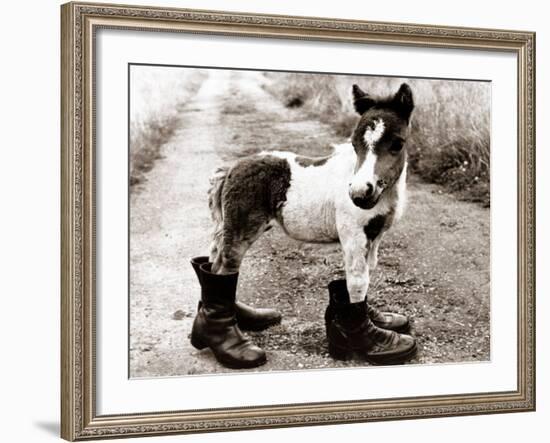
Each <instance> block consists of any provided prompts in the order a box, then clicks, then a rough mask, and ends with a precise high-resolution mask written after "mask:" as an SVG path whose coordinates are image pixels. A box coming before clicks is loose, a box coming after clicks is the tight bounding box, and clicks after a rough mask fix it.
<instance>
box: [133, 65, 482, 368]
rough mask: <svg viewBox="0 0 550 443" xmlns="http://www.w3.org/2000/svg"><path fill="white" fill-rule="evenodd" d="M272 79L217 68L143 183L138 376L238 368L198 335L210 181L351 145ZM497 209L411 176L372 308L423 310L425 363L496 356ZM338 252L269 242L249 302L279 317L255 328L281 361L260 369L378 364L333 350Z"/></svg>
mask: <svg viewBox="0 0 550 443" xmlns="http://www.w3.org/2000/svg"><path fill="white" fill-rule="evenodd" d="M267 81H268V80H267V79H266V78H265V77H263V76H262V75H261V74H259V73H254V72H240V71H214V70H213V71H210V73H209V76H208V77H207V78H206V79H205V81H204V82H203V84H202V86H201V87H200V89H199V90H198V92H197V94H196V95H195V97H194V98H193V99H192V100H191V101H190V102H189V103H187V104H186V105H185V106H184V107H183V108H182V111H181V115H180V117H181V119H180V126H179V129H178V131H177V132H176V134H175V136H174V137H173V138H172V140H171V141H170V142H169V143H167V144H166V145H165V146H164V147H163V149H162V154H163V158H162V159H160V160H158V161H157V163H156V164H155V167H154V168H153V170H152V171H150V172H149V173H148V175H147V180H146V181H145V182H144V183H143V184H141V185H139V186H137V187H133V188H132V195H131V218H130V223H131V226H130V230H131V244H130V257H131V260H130V273H131V279H130V281H131V285H130V310H131V312H130V376H131V377H154V376H178V375H186V374H201V373H213V372H228V371H230V370H228V369H225V368H223V367H222V366H220V365H219V364H218V363H217V362H216V361H215V359H214V357H213V356H212V354H211V352H210V351H209V350H203V351H196V350H195V349H194V348H193V347H192V346H191V344H190V343H189V339H188V335H189V332H190V329H191V324H192V321H193V317H194V315H195V312H196V306H197V301H198V299H199V295H200V291H199V285H198V282H197V281H196V277H195V275H194V273H193V270H192V268H191V266H190V265H189V259H190V258H191V257H192V256H194V255H203V254H207V253H208V243H209V230H210V219H209V213H208V208H207V203H206V191H207V188H208V178H209V176H210V174H211V173H212V171H213V170H214V169H215V167H216V166H219V165H220V164H222V163H223V162H225V161H231V160H234V159H235V158H237V157H239V156H242V155H247V154H250V153H254V152H258V151H261V150H269V149H289V150H293V151H295V152H298V153H301V154H305V155H324V154H326V153H328V152H329V151H330V149H329V147H328V146H329V144H330V143H332V142H340V141H341V140H339V139H338V138H337V137H336V136H335V135H334V134H333V133H332V132H331V130H330V128H329V127H328V126H327V125H324V124H322V123H319V122H318V121H317V120H315V119H313V118H311V117H310V116H308V115H306V114H304V112H303V111H301V110H300V109H296V110H289V109H286V108H284V107H283V106H282V105H281V104H280V103H278V102H277V101H276V100H275V98H273V97H272V96H271V95H270V94H269V93H267V92H266V91H265V90H264V89H263V87H262V85H263V84H264V83H265V82H267ZM489 225H490V224H489V211H488V210H487V209H484V208H481V207H479V206H478V205H476V204H472V203H466V202H460V201H457V200H456V199H455V198H454V197H452V196H450V195H447V194H445V193H443V192H442V191H441V190H440V189H439V188H438V187H435V186H432V185H427V184H424V183H420V182H418V181H416V180H415V179H414V177H413V178H411V179H410V180H409V205H408V208H407V211H406V213H405V216H404V218H403V219H402V220H401V221H400V222H399V223H398V225H396V226H395V227H394V228H392V230H390V232H389V233H388V234H387V235H386V237H385V239H384V241H383V243H382V245H381V250H380V264H379V267H378V269H377V270H376V271H375V272H374V273H373V276H372V281H371V287H370V291H369V299H370V301H371V302H372V303H373V304H375V305H377V306H379V307H385V308H387V309H390V310H395V311H396V312H402V313H406V314H408V315H410V316H411V317H412V319H413V334H414V335H415V336H416V337H417V339H418V343H419V349H420V351H419V355H418V357H417V358H416V359H415V360H413V361H412V362H411V363H412V364H415V363H416V364H418V363H449V362H459V361H460V362H463V361H484V360H488V359H489V358H490V353H489V344H490V339H489V330H490V322H489V308H490V303H489V289H490V288H489V281H490V280H489V279H490V273H489V240H490V239H489ZM343 275H344V273H343V269H342V260H341V252H340V248H339V246H338V245H311V244H305V243H299V242H296V241H294V240H291V239H289V238H287V237H286V236H285V235H284V234H283V233H282V232H281V230H280V229H273V230H271V231H269V232H267V233H266V234H264V235H263V236H262V237H261V238H260V240H258V241H257V242H256V243H255V244H254V245H253V247H252V249H251V250H250V251H249V253H248V254H247V256H246V258H245V261H244V263H243V266H242V269H241V278H240V282H239V290H238V291H239V292H238V294H239V298H240V299H241V300H243V301H245V302H247V303H250V304H254V305H257V306H272V307H276V308H277V309H279V310H280V311H281V312H282V313H283V315H284V319H283V322H282V324H281V325H279V326H276V327H273V328H271V329H269V330H268V331H264V332H261V333H252V334H251V336H252V337H253V339H254V341H255V342H256V343H257V344H259V345H260V346H262V347H264V349H265V350H266V351H267V353H268V360H269V361H268V363H267V364H266V365H265V366H262V367H260V368H257V369H256V370H258V371H272V370H289V369H291V370H295V369H311V368H322V367H340V366H359V365H366V363H364V362H362V361H350V362H345V363H344V362H336V361H334V360H332V359H331V358H330V357H329V356H328V354H327V351H326V337H325V332H324V325H323V314H324V309H325V307H326V303H327V291H326V285H327V283H328V282H329V281H330V280H332V279H333V278H337V277H342V276H343Z"/></svg>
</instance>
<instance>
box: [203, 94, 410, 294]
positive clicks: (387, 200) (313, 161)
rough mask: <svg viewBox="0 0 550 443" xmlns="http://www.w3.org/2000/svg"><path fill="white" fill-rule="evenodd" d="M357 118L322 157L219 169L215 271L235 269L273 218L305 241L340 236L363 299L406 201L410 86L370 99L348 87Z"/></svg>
mask: <svg viewBox="0 0 550 443" xmlns="http://www.w3.org/2000/svg"><path fill="white" fill-rule="evenodd" d="M352 92H353V99H354V107H355V110H356V111H357V113H358V114H359V115H360V116H361V117H360V119H359V122H358V124H357V126H356V128H355V130H354V132H353V134H352V136H351V140H350V141H351V143H346V144H342V145H337V146H334V152H333V154H332V155H330V156H328V157H319V158H308V157H302V156H299V155H296V154H294V153H292V152H288V151H273V152H263V153H260V154H257V155H254V156H251V157H248V158H244V159H241V160H239V161H238V162H237V163H236V164H234V165H233V166H232V167H223V168H220V169H219V170H218V171H217V172H216V174H215V175H214V177H213V178H212V180H211V188H210V190H209V205H210V210H211V213H212V217H213V220H214V223H215V231H214V239H213V242H212V246H211V253H210V261H211V262H212V263H213V265H212V272H213V273H215V274H230V273H235V272H237V271H238V270H239V267H240V264H241V262H242V259H243V257H244V255H245V254H246V251H247V250H248V249H249V248H250V246H251V245H252V244H253V243H254V241H256V240H257V239H258V238H259V237H260V235H262V233H263V232H265V231H267V230H268V229H270V228H271V226H272V224H273V223H278V224H279V225H280V226H281V227H282V228H283V230H284V231H285V232H286V234H287V235H289V236H290V237H292V238H294V239H296V240H301V241H305V242H312V243H325V242H339V243H340V244H341V246H342V250H343V254H344V264H345V271H346V281H347V289H348V292H349V295H350V298H351V301H352V302H359V301H362V300H364V299H365V296H366V294H367V289H368V286H369V271H370V270H371V269H374V268H375V267H376V264H377V255H378V247H379V245H380V241H381V240H382V236H383V234H384V232H385V231H387V230H388V229H389V228H390V226H391V225H392V223H393V222H394V221H395V220H397V219H398V218H399V217H400V216H401V214H402V212H403V208H404V205H405V192H406V171H407V153H406V149H405V144H406V141H407V137H408V135H409V132H410V125H409V123H410V117H411V113H412V110H413V108H414V104H413V96H412V91H411V89H410V87H409V86H408V85H407V84H405V83H404V84H402V85H401V87H400V88H399V90H398V91H397V92H396V93H395V94H394V95H392V96H390V97H387V98H384V99H374V98H373V97H371V96H370V95H368V94H367V93H365V92H363V91H362V90H361V89H360V88H359V87H358V86H357V85H353V91H352Z"/></svg>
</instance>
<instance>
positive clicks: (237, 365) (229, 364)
mask: <svg viewBox="0 0 550 443" xmlns="http://www.w3.org/2000/svg"><path fill="white" fill-rule="evenodd" d="M191 345H193V347H194V348H195V349H198V350H199V351H202V350H203V349H206V348H209V349H210V350H211V351H212V354H214V357H216V360H217V361H218V363H220V364H221V365H222V366H225V367H226V368H229V369H251V368H257V367H258V366H262V365H265V364H266V363H267V358H266V357H265V355H264V357H263V358H261V359H258V360H255V361H249V362H235V361H232V360H224V358H223V357H220V356H218V354H216V352H214V350H213V349H212V348H211V347H210V346H208V345H207V344H206V343H204V342H202V341H201V340H200V339H197V338H196V337H193V336H191Z"/></svg>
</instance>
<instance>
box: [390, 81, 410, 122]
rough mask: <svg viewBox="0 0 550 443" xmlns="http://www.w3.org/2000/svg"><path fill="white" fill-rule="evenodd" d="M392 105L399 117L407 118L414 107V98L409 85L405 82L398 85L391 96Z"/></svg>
mask: <svg viewBox="0 0 550 443" xmlns="http://www.w3.org/2000/svg"><path fill="white" fill-rule="evenodd" d="M392 105H393V107H394V109H395V110H396V111H397V113H398V114H399V115H400V116H401V117H403V118H405V119H407V120H408V119H409V117H410V116H411V112H412V111H413V109H414V100H413V93H412V90H411V87H410V86H409V85H408V84H407V83H403V84H402V85H401V86H400V87H399V90H398V91H397V92H396V93H395V95H394V97H393V100H392Z"/></svg>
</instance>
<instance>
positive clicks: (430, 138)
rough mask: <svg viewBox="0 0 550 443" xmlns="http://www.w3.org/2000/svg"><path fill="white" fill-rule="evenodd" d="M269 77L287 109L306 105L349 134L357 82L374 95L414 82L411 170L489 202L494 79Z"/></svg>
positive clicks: (466, 196) (470, 197) (271, 88)
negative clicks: (491, 80) (404, 83)
mask: <svg viewBox="0 0 550 443" xmlns="http://www.w3.org/2000/svg"><path fill="white" fill-rule="evenodd" d="M266 77H267V78H268V80H269V83H268V85H267V86H266V88H267V89H268V90H269V91H270V92H271V93H272V94H274V95H275V96H276V97H277V98H278V99H279V100H280V101H282V102H283V103H284V104H285V105H286V106H287V107H289V108H298V107H300V108H303V109H304V110H306V111H307V112H308V113H311V114H313V115H315V116H316V117H318V118H319V119H320V120H322V121H324V122H328V123H330V124H331V125H332V126H333V128H334V129H335V131H336V132H337V133H338V134H339V135H342V136H344V137H347V136H349V135H350V134H351V131H352V130H353V127H354V125H355V123H356V121H357V115H356V114H355V112H354V110H353V105H352V102H351V85H352V84H353V83H357V84H358V85H360V86H361V88H362V89H363V90H365V91H367V92H369V93H370V94H372V95H375V96H376V95H388V94H390V93H394V92H395V91H397V89H398V88H399V85H400V84H401V83H403V82H407V83H409V85H410V86H411V88H412V89H413V93H414V96H415V104H416V108H415V111H414V115H413V120H412V133H411V141H410V143H409V153H410V167H411V170H412V171H413V172H415V173H416V174H418V175H419V176H420V177H422V178H423V179H424V180H426V181H428V182H433V183H438V184H441V185H444V186H445V187H446V188H448V189H449V190H451V191H454V192H456V193H457V194H458V195H459V197H461V198H463V199H466V200H471V201H479V202H481V203H482V204H483V205H484V206H489V198H490V196H489V164H490V163H489V162H490V124H491V122H490V106H491V88H490V84H489V83H487V82H472V81H443V80H425V79H406V78H388V77H364V76H334V75H320V74H298V73H287V74H281V73H267V74H266Z"/></svg>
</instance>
